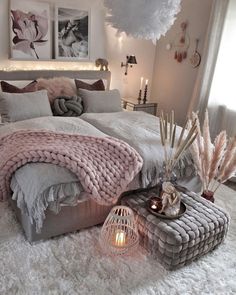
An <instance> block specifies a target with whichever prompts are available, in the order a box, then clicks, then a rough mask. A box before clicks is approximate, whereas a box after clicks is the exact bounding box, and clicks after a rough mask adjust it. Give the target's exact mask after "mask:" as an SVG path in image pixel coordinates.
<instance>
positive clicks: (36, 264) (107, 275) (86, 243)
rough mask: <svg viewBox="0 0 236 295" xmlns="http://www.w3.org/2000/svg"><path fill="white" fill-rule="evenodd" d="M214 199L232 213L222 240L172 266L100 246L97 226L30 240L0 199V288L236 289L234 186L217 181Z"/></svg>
mask: <svg viewBox="0 0 236 295" xmlns="http://www.w3.org/2000/svg"><path fill="white" fill-rule="evenodd" d="M216 199H217V201H216V203H217V204H218V205H219V206H221V207H224V208H225V209H226V210H227V211H228V212H229V213H230V214H231V218H232V219H231V225H230V231H229V233H228V236H227V239H226V241H225V242H224V243H223V244H222V245H221V246H220V247H218V248H217V249H216V250H215V251H213V252H211V253H209V254H207V255H205V256H204V257H202V258H201V259H200V260H198V261H196V262H193V263H192V264H191V265H189V266H187V267H184V268H182V269H180V270H177V271H172V272H169V271H166V270H165V269H164V268H163V267H162V266H161V265H160V264H159V263H158V262H157V261H152V259H151V258H150V257H147V256H146V255H145V252H144V251H143V250H142V249H139V251H137V252H136V253H134V255H132V256H129V257H127V256H124V257H113V258H111V257H106V256H104V255H103V254H102V253H101V252H100V248H99V246H98V240H97V239H98V235H99V231H100V227H93V228H91V229H89V230H83V231H80V232H78V233H74V234H69V235H66V236H61V237H59V238H54V239H51V240H49V241H46V242H40V243H37V244H35V245H33V246H31V245H30V244H29V243H28V242H26V241H25V239H24V236H23V234H22V232H21V229H20V226H19V225H18V223H17V222H16V221H15V218H14V216H13V214H12V211H11V210H10V209H9V208H8V206H7V204H5V203H4V204H3V203H2V204H0V294H1V295H5V294H7V295H8V294H9V295H12V294H24V295H28V294H30V295H33V294H35V295H37V294H40V295H41V294H43V295H44V294H56V295H58V294H69V295H73V294H76V295H77V294H83V295H87V294H91V295H93V294H94V295H100V294H101V295H110V294H119V295H121V294H124V295H126V294H132V295H134V294H135V295H137V294H139V295H145V294H148V295H154V294H160V295H162V294H167V295H175V294H176V295H177V294H181V295H194V294H196V295H203V294H212V295H231V294H236V192H235V191H233V190H231V189H229V188H227V187H225V186H222V187H221V188H220V190H219V191H218V194H217V197H216Z"/></svg>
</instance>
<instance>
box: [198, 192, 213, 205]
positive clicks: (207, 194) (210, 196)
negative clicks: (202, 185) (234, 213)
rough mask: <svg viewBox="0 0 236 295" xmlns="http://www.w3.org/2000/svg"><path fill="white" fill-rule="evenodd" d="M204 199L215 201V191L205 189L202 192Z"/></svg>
mask: <svg viewBox="0 0 236 295" xmlns="http://www.w3.org/2000/svg"><path fill="white" fill-rule="evenodd" d="M201 196H202V197H203V198H204V199H206V200H208V201H210V202H212V203H214V202H215V199H214V192H212V191H207V190H204V191H203V192H202V195H201Z"/></svg>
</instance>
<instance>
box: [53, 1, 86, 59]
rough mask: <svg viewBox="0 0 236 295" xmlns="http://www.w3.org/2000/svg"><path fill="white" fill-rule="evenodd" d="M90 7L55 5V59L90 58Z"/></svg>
mask: <svg viewBox="0 0 236 295" xmlns="http://www.w3.org/2000/svg"><path fill="white" fill-rule="evenodd" d="M90 19H91V12H90V9H88V8H85V7H84V6H81V8H78V7H76V8H75V7H68V6H62V5H56V6H55V28H54V32H55V40H54V43H55V54H54V55H55V59H56V60H65V61H66V60H71V61H89V60H90V43H91V42H90V29H91V28H90V27H91V25H90V23H91V20H90Z"/></svg>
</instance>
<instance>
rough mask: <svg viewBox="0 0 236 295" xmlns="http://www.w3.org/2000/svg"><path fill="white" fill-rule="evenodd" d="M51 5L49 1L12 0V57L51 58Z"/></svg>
mask: <svg viewBox="0 0 236 295" xmlns="http://www.w3.org/2000/svg"><path fill="white" fill-rule="evenodd" d="M50 37H51V33H50V6H49V4H47V3H43V2H35V1H27V0H20V1H19V0H11V2H10V46H11V58H12V59H20V60H47V59H50V58H51V38H50Z"/></svg>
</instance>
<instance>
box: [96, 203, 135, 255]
mask: <svg viewBox="0 0 236 295" xmlns="http://www.w3.org/2000/svg"><path fill="white" fill-rule="evenodd" d="M99 242H100V245H101V247H102V250H103V252H105V253H107V254H113V255H119V254H124V253H127V252H130V251H132V250H134V249H135V247H137V245H138V242H139V235H138V229H137V225H136V220H135V217H134V213H133V211H132V209H130V208H129V207H126V206H115V207H113V208H112V209H111V212H110V213H109V215H108V216H107V218H106V220H105V222H104V224H103V227H102V230H101V234H100V237H99Z"/></svg>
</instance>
